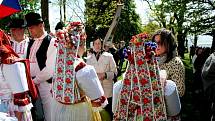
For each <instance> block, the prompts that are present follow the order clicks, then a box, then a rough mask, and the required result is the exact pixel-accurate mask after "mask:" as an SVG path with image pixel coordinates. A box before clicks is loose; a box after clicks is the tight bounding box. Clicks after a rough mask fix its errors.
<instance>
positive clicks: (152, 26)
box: [143, 21, 160, 35]
mask: <svg viewBox="0 0 215 121" xmlns="http://www.w3.org/2000/svg"><path fill="white" fill-rule="evenodd" d="M158 29H160V26H159V24H158V23H156V22H153V21H151V22H149V23H148V24H146V25H145V26H144V27H143V32H146V33H148V34H149V35H153V34H154V33H155V31H156V30H158Z"/></svg>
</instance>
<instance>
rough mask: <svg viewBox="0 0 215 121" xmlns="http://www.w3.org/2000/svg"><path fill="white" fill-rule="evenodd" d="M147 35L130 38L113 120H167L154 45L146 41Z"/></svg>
mask: <svg viewBox="0 0 215 121" xmlns="http://www.w3.org/2000/svg"><path fill="white" fill-rule="evenodd" d="M147 37H148V36H147V34H144V33H143V34H138V35H136V36H133V37H132V39H131V42H132V44H133V47H132V49H131V53H130V54H129V56H128V60H129V66H128V69H127V71H126V74H125V78H124V80H123V82H122V87H121V90H120V92H119V95H118V99H117V103H116V104H117V105H116V107H115V108H116V109H115V110H114V111H115V112H114V121H166V120H167V117H166V108H165V102H164V98H163V89H162V87H161V83H160V81H159V68H158V64H157V60H156V58H155V52H154V49H155V45H154V44H153V43H151V42H147V41H146V39H147ZM119 84H120V83H119ZM114 99H116V98H114ZM114 104H115V103H114Z"/></svg>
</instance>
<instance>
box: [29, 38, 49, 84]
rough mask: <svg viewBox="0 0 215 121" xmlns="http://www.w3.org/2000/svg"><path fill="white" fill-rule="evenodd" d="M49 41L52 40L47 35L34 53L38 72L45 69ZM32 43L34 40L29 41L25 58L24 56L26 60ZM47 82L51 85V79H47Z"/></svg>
mask: <svg viewBox="0 0 215 121" xmlns="http://www.w3.org/2000/svg"><path fill="white" fill-rule="evenodd" d="M51 39H52V37H51V36H50V35H47V36H46V37H45V38H44V39H43V42H42V43H41V45H40V47H39V49H38V51H37V53H36V57H37V62H38V65H39V68H40V70H42V69H43V68H44V67H46V60H47V50H48V47H49V44H50V41H51ZM33 43H34V40H32V39H30V42H29V45H28V49H27V56H26V58H27V59H29V55H30V50H31V46H32V45H33ZM47 82H48V83H52V78H50V79H48V80H47Z"/></svg>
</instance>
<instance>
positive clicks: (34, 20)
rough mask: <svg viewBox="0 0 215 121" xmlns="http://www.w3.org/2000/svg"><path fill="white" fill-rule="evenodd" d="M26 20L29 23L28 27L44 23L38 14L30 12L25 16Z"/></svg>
mask: <svg viewBox="0 0 215 121" xmlns="http://www.w3.org/2000/svg"><path fill="white" fill-rule="evenodd" d="M25 20H26V22H27V26H28V27H29V26H32V25H37V24H39V23H42V22H43V19H42V17H41V16H40V14H38V13H34V12H30V13H28V14H26V15H25Z"/></svg>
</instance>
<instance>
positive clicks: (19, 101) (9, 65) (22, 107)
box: [0, 30, 37, 121]
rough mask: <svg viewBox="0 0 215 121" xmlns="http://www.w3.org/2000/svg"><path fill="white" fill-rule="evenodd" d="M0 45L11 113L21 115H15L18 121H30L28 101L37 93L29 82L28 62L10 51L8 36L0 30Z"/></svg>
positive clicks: (29, 102)
mask: <svg viewBox="0 0 215 121" xmlns="http://www.w3.org/2000/svg"><path fill="white" fill-rule="evenodd" d="M0 45H1V66H2V68H1V69H2V74H3V77H4V80H5V81H6V82H7V83H8V85H9V87H10V89H11V91H12V94H13V98H12V99H13V101H12V103H13V104H12V105H13V106H12V108H13V109H12V111H14V112H20V113H21V114H20V113H19V115H18V113H15V115H16V117H17V118H18V119H19V120H21V121H31V120H32V117H31V112H30V109H31V108H32V104H31V101H30V100H36V98H37V91H36V88H35V85H34V83H33V81H32V80H31V76H30V71H29V61H28V60H25V59H20V58H19V56H18V55H17V54H16V53H15V52H14V50H13V49H12V47H11V45H10V43H9V38H8V36H7V35H6V34H5V33H4V32H3V31H2V30H0ZM11 74H13V76H11ZM29 96H30V97H31V99H30V97H29Z"/></svg>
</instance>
